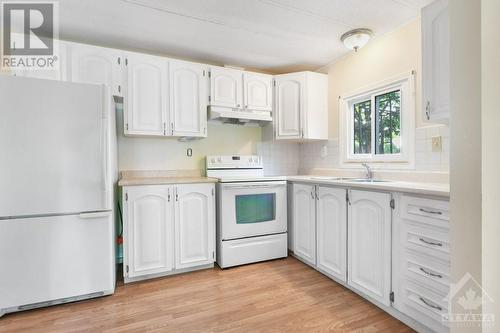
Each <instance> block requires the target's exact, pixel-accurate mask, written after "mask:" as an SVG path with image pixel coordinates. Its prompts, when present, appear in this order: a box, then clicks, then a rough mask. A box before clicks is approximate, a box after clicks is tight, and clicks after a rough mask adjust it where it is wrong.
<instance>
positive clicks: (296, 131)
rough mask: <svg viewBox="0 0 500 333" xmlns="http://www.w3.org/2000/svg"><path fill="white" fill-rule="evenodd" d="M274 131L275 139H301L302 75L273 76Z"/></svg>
mask: <svg viewBox="0 0 500 333" xmlns="http://www.w3.org/2000/svg"><path fill="white" fill-rule="evenodd" d="M274 80H275V89H274V94H275V101H276V105H275V119H274V121H275V124H274V126H275V130H276V138H277V139H300V138H302V137H303V134H304V133H303V125H302V117H303V114H302V112H303V105H304V92H303V90H304V82H305V76H304V74H286V75H277V76H275V79H274Z"/></svg>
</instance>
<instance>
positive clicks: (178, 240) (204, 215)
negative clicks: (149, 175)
mask: <svg viewBox="0 0 500 333" xmlns="http://www.w3.org/2000/svg"><path fill="white" fill-rule="evenodd" d="M213 190H214V185H213V184H187V185H179V186H177V188H176V195H175V196H176V199H175V200H176V202H175V249H176V251H175V268H176V269H181V268H188V267H193V266H199V265H206V264H210V263H213V262H214V258H215V253H214V251H215V249H214V247H215V208H214V196H213V193H214V192H213Z"/></svg>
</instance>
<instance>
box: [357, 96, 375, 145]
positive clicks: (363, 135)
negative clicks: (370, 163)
mask: <svg viewBox="0 0 500 333" xmlns="http://www.w3.org/2000/svg"><path fill="white" fill-rule="evenodd" d="M353 111H354V117H353V119H354V128H353V130H354V140H353V142H354V154H370V153H371V146H372V143H371V141H372V128H371V123H372V116H371V101H370V100H368V101H363V102H359V103H355V104H354V105H353Z"/></svg>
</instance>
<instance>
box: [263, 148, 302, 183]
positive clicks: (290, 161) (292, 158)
mask: <svg viewBox="0 0 500 333" xmlns="http://www.w3.org/2000/svg"><path fill="white" fill-rule="evenodd" d="M257 155H260V156H262V159H263V162H264V173H265V175H266V176H279V175H281V176H291V175H297V174H298V170H299V144H298V143H288V142H277V141H263V142H259V143H257Z"/></svg>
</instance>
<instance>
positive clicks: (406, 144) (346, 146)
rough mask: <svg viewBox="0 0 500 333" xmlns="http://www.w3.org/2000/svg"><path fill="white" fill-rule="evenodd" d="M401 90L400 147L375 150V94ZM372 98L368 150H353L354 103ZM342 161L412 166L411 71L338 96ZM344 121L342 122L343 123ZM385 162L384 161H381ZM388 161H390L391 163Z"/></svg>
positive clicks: (413, 95) (351, 164) (413, 134)
mask: <svg viewBox="0 0 500 333" xmlns="http://www.w3.org/2000/svg"><path fill="white" fill-rule="evenodd" d="M395 90H400V96H401V102H400V107H401V111H400V112H401V113H400V117H401V119H400V138H401V149H400V152H399V153H395V154H376V153H375V152H376V108H377V105H376V104H375V100H376V96H379V95H383V94H385V93H389V92H392V91H395ZM368 100H370V101H371V124H370V126H371V153H370V154H354V104H356V103H359V102H364V101H368ZM339 103H340V105H339V109H340V124H341V126H340V149H341V165H342V166H343V167H352V166H355V165H356V163H357V164H360V163H365V162H368V163H375V165H374V166H375V168H377V164H378V165H379V166H378V167H388V168H393V167H396V168H412V167H414V164H415V161H414V155H415V152H414V151H415V79H414V71H412V72H411V73H410V74H403V75H399V76H397V77H393V78H391V79H388V80H385V81H382V82H378V83H376V84H373V85H370V86H368V87H364V88H362V89H359V90H357V91H355V92H353V93H351V94H349V95H348V96H347V97H344V98H342V97H339ZM342 125H343V126H342ZM384 163H387V164H384ZM391 164H393V165H392V166H391Z"/></svg>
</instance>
